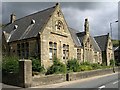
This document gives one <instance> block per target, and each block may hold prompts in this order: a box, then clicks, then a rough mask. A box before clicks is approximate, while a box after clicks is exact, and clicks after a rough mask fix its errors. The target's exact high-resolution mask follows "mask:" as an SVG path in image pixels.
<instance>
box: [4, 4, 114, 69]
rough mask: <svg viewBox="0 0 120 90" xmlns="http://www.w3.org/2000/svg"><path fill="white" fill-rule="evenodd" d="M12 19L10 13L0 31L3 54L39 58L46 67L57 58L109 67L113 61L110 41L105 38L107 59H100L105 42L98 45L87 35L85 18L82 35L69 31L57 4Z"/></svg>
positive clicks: (87, 27) (13, 16)
mask: <svg viewBox="0 0 120 90" xmlns="http://www.w3.org/2000/svg"><path fill="white" fill-rule="evenodd" d="M15 19H16V15H14V14H12V15H11V20H10V23H8V24H7V25H6V27H4V28H3V32H2V36H3V38H2V39H3V40H2V41H3V52H4V53H3V54H4V55H7V54H9V55H17V56H19V58H20V59H23V58H24V59H28V58H29V57H38V58H39V59H40V63H41V65H44V67H45V68H48V67H49V66H51V65H52V64H53V57H57V58H59V59H60V60H61V62H63V63H65V62H66V61H67V60H69V59H72V58H76V59H78V60H79V62H86V61H88V62H91V63H100V64H101V63H106V65H109V61H110V59H111V58H113V55H114V54H113V51H112V42H111V39H110V38H107V39H106V41H105V42H107V44H104V45H105V54H104V55H105V57H106V58H103V53H104V52H103V50H102V48H101V47H102V46H101V45H103V43H104V41H103V42H102V41H101V42H99V40H97V38H96V37H95V38H93V37H92V36H91V35H90V30H89V21H88V19H85V24H84V31H83V32H79V31H77V30H74V29H73V28H70V27H69V26H68V25H67V22H66V20H65V18H64V15H63V13H62V11H61V8H60V4H59V3H57V4H56V5H55V6H53V7H50V8H47V9H45V10H43V11H39V12H36V13H33V14H30V15H28V16H25V17H23V18H20V19H17V20H15ZM108 37H109V35H108ZM109 43H110V44H109ZM104 45H103V46H104ZM109 53H110V54H109Z"/></svg>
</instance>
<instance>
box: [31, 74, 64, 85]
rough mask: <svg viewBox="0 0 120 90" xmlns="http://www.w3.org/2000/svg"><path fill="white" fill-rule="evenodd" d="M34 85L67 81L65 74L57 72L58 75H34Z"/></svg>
mask: <svg viewBox="0 0 120 90" xmlns="http://www.w3.org/2000/svg"><path fill="white" fill-rule="evenodd" d="M32 80H33V82H32V86H38V85H47V84H55V83H60V82H64V81H66V75H65V74H57V75H48V76H39V75H37V76H34V77H33V79H32Z"/></svg>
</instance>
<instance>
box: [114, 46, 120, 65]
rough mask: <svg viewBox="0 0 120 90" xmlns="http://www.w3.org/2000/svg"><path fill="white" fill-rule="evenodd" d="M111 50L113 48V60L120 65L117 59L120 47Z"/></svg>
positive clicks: (119, 60)
mask: <svg viewBox="0 0 120 90" xmlns="http://www.w3.org/2000/svg"><path fill="white" fill-rule="evenodd" d="M113 48H114V58H115V60H116V62H117V63H120V59H119V52H120V46H117V47H113Z"/></svg>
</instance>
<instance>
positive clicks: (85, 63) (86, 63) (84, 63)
mask: <svg viewBox="0 0 120 90" xmlns="http://www.w3.org/2000/svg"><path fill="white" fill-rule="evenodd" d="M80 65H87V66H89V65H91V64H90V62H82V63H80Z"/></svg>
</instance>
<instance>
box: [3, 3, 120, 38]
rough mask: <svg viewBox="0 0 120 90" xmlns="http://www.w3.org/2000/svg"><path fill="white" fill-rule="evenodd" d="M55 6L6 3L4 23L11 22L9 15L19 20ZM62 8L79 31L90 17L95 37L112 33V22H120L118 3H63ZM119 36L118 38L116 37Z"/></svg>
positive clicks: (71, 23)
mask: <svg viewBox="0 0 120 90" xmlns="http://www.w3.org/2000/svg"><path fill="white" fill-rule="evenodd" d="M53 5H55V3H54V2H51V3H50V2H49V3H48V2H35V3H34V2H32V3H30V2H24V3H23V2H16V3H13V2H4V3H3V8H2V9H3V12H2V15H3V23H7V22H9V15H10V14H11V13H12V12H14V13H16V15H17V18H21V17H23V16H26V15H29V14H31V13H34V12H37V11H40V10H43V9H45V8H48V7H51V6H53ZM61 8H62V11H63V14H64V16H65V19H66V21H67V23H68V25H69V26H70V27H72V28H75V29H77V30H79V31H83V30H84V28H83V27H84V19H85V18H86V17H88V19H89V22H90V33H91V34H92V35H93V36H95V35H101V34H107V33H108V32H110V25H109V24H110V22H113V21H115V20H118V5H117V2H116V3H113V2H61ZM112 28H113V30H114V32H113V38H114V39H117V38H118V37H117V36H118V35H117V34H118V32H117V28H118V26H117V24H112ZM116 35H117V36H116Z"/></svg>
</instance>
